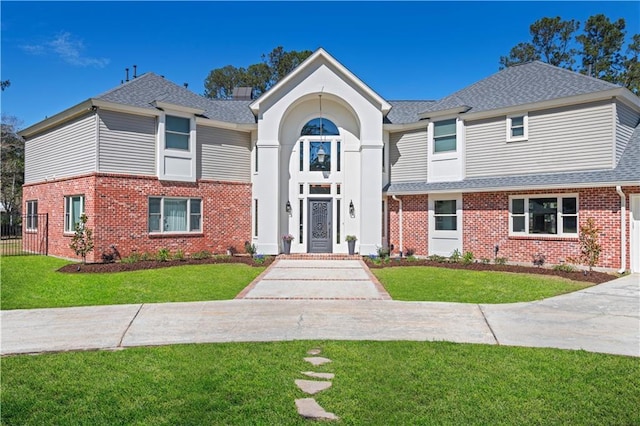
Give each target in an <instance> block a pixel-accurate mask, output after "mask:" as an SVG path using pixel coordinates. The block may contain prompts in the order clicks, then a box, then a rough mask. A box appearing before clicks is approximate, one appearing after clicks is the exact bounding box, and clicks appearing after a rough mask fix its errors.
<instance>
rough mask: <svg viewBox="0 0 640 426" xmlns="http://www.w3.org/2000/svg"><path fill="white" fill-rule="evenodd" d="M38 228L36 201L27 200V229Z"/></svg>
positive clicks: (33, 229) (35, 229)
mask: <svg viewBox="0 0 640 426" xmlns="http://www.w3.org/2000/svg"><path fill="white" fill-rule="evenodd" d="M37 230H38V201H37V200H29V201H27V231H37Z"/></svg>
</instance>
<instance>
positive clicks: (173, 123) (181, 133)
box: [164, 115, 191, 151]
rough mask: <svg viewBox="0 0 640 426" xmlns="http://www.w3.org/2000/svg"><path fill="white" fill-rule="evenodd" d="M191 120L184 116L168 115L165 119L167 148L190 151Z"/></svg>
mask: <svg viewBox="0 0 640 426" xmlns="http://www.w3.org/2000/svg"><path fill="white" fill-rule="evenodd" d="M190 133H191V120H190V119H188V118H184V117H176V116H173V115H167V117H166V120H165V136H164V147H165V149H180V150H182V151H189V136H190Z"/></svg>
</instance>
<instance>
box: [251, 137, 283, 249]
mask: <svg viewBox="0 0 640 426" xmlns="http://www.w3.org/2000/svg"><path fill="white" fill-rule="evenodd" d="M257 144H258V173H257V175H256V176H254V180H253V198H254V199H256V200H258V221H257V223H258V237H257V238H256V237H255V236H254V243H255V244H256V249H257V251H258V253H260V254H278V253H279V251H280V245H279V242H280V241H279V231H280V230H279V220H278V215H279V211H280V209H279V205H278V200H279V199H280V185H279V180H280V177H279V176H280V173H279V169H280V144H279V143H278V141H265V140H260V139H258V142H257ZM252 214H253V215H255V209H254V211H253V212H252ZM254 220H255V217H254Z"/></svg>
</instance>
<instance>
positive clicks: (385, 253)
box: [377, 247, 389, 259]
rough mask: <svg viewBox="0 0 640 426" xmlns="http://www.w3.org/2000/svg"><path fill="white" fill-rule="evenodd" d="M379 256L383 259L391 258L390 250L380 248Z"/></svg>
mask: <svg viewBox="0 0 640 426" xmlns="http://www.w3.org/2000/svg"><path fill="white" fill-rule="evenodd" d="M377 251H378V256H379V257H380V258H381V259H387V258H388V257H389V249H388V248H386V247H378V250H377Z"/></svg>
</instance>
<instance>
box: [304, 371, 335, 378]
mask: <svg viewBox="0 0 640 426" xmlns="http://www.w3.org/2000/svg"><path fill="white" fill-rule="evenodd" d="M301 373H302V374H304V375H305V376H307V377H314V378H316V379H329V380H331V379H333V378H334V377H336V375H335V374H333V373H316V372H313V371H301Z"/></svg>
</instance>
